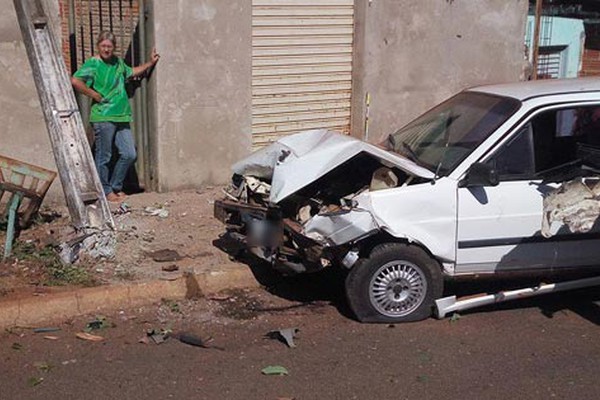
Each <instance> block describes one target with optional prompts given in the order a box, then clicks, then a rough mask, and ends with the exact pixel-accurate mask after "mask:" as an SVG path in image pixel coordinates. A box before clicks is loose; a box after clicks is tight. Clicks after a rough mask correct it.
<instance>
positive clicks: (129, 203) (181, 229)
mask: <svg viewBox="0 0 600 400" xmlns="http://www.w3.org/2000/svg"><path fill="white" fill-rule="evenodd" d="M220 193H221V192H220V188H214V187H207V188H204V189H200V190H194V191H182V192H173V193H162V194H160V193H143V194H138V195H133V196H130V197H128V198H127V199H126V200H125V202H124V204H114V205H111V208H112V209H113V210H114V212H115V216H114V218H115V224H116V226H117V231H118V233H117V249H116V256H115V258H114V259H112V260H100V261H97V262H94V263H88V264H85V263H83V264H82V268H83V267H84V268H86V270H87V272H88V273H89V274H90V276H91V277H92V278H93V279H94V281H96V282H99V283H100V285H99V286H96V287H90V288H80V287H68V288H46V287H45V286H43V285H40V284H39V283H37V285H35V284H34V285H31V284H28V285H27V286H23V285H26V284H27V281H28V280H29V281H34V283H35V280H36V279H35V278H37V276H36V275H35V273H33V271H32V268H30V266H29V265H27V264H24V265H25V266H21V267H20V265H21V264H22V263H21V264H20V263H19V261H14V262H13V265H11V266H10V267H11V269H10V271H11V272H10V273H12V274H13V275H19V276H20V275H21V274H22V273H23V274H24V276H25V278H23V277H21V278H22V279H20V280H15V279H9V280H5V282H4V284H3V287H2V290H3V292H4V295H2V296H0V328H4V327H8V326H15V325H19V326H31V325H34V324H40V323H42V322H50V321H53V320H64V319H67V318H70V317H73V316H76V315H83V314H88V313H95V312H100V311H108V310H115V309H119V308H128V307H136V306H140V305H143V304H148V303H152V302H156V301H160V300H161V299H163V298H168V299H182V298H185V297H188V298H190V297H197V296H201V295H202V294H207V293H215V292H218V291H220V290H223V289H228V288H242V287H256V286H258V282H257V281H256V279H255V278H254V275H253V274H252V271H251V270H250V268H249V267H248V266H247V265H245V264H240V263H236V262H232V261H230V260H229V257H228V255H227V254H225V253H223V252H222V251H221V250H219V249H217V248H216V247H214V246H213V244H212V242H213V241H214V240H215V239H217V238H218V235H219V234H220V233H221V232H223V226H222V225H221V224H220V223H219V222H218V221H216V220H215V219H214V218H213V217H212V205H213V201H214V200H215V199H218V198H220V197H221V195H220ZM60 211H61V214H63V216H64V217H63V218H58V219H56V220H55V221H52V222H50V223H48V224H42V225H37V226H35V227H33V228H31V229H29V230H27V231H23V232H22V233H21V236H20V237H19V241H20V242H23V243H31V244H35V245H37V246H38V247H39V246H40V245H41V246H42V247H43V245H44V244H46V243H53V242H54V243H56V241H57V240H58V241H59V242H60V240H61V239H62V238H61V236H64V234H65V232H67V231H68V230H69V229H68V218H65V217H67V216H68V212H67V211H66V209H65V210H60ZM0 239H2V240H3V238H0ZM3 267H4V270H5V272H4V275H5V276H4V278H7V276H6V275H9V273H8V272H6V269H7V268H8V266H7V265H4V266H3ZM23 271H25V272H23ZM10 278H14V277H10ZM17 286H19V287H17Z"/></svg>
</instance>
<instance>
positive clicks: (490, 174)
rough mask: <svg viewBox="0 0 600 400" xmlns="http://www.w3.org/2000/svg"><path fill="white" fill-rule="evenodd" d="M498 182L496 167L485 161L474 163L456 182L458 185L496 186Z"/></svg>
mask: <svg viewBox="0 0 600 400" xmlns="http://www.w3.org/2000/svg"><path fill="white" fill-rule="evenodd" d="M499 182H500V180H499V179H498V172H497V171H496V168H494V167H493V166H491V165H489V164H486V163H474V164H472V165H471V167H470V168H469V170H468V171H467V174H466V175H465V177H464V178H463V179H461V180H460V181H459V182H458V187H466V188H468V187H475V186H498V183H499Z"/></svg>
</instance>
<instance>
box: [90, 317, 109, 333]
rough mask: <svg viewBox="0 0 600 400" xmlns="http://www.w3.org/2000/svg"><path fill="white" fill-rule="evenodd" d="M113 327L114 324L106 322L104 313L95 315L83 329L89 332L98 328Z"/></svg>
mask: <svg viewBox="0 0 600 400" xmlns="http://www.w3.org/2000/svg"><path fill="white" fill-rule="evenodd" d="M114 327H115V324H112V323H110V322H108V320H107V319H106V317H105V316H104V315H97V316H96V319H94V320H93V321H90V322H88V323H87V325H86V326H85V328H83V331H84V332H87V333H89V332H91V331H94V330H98V329H105V328H114Z"/></svg>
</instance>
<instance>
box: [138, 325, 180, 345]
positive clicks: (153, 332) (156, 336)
mask: <svg viewBox="0 0 600 400" xmlns="http://www.w3.org/2000/svg"><path fill="white" fill-rule="evenodd" d="M171 333H172V331H171V330H170V329H162V328H161V329H148V330H147V331H146V336H145V337H143V338H141V339H140V340H139V342H140V343H144V344H149V343H150V341H149V339H152V340H153V341H154V343H156V344H161V343H164V341H165V340H167V339H168V338H169V335H171Z"/></svg>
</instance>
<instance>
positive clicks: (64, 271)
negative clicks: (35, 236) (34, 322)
mask: <svg viewBox="0 0 600 400" xmlns="http://www.w3.org/2000/svg"><path fill="white" fill-rule="evenodd" d="M12 257H14V258H16V259H19V260H22V261H24V262H27V263H30V264H32V265H33V266H36V267H38V268H39V269H40V270H41V272H43V273H44V276H45V279H44V281H43V282H42V283H43V284H46V285H48V286H64V285H80V286H95V285H97V281H96V279H95V278H94V277H93V276H92V275H91V274H90V272H89V271H88V270H87V269H86V268H85V266H83V265H73V264H63V263H62V261H61V260H60V257H59V256H58V253H57V252H56V251H55V250H54V249H53V248H52V247H43V248H36V246H35V245H34V244H32V243H23V242H17V243H15V247H14V251H13V255H12Z"/></svg>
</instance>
